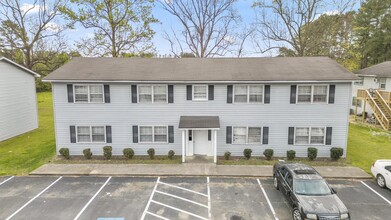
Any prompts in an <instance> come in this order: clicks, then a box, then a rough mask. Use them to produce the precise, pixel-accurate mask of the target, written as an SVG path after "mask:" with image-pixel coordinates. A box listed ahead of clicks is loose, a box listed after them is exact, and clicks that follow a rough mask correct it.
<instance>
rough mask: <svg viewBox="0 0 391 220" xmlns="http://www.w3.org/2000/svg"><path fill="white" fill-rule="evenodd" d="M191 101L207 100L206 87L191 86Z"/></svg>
mask: <svg viewBox="0 0 391 220" xmlns="http://www.w3.org/2000/svg"><path fill="white" fill-rule="evenodd" d="M193 100H196V101H197V100H198V101H206V100H208V86H207V85H193Z"/></svg>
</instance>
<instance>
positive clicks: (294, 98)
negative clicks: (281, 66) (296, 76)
mask: <svg viewBox="0 0 391 220" xmlns="http://www.w3.org/2000/svg"><path fill="white" fill-rule="evenodd" d="M291 104H296V85H291Z"/></svg>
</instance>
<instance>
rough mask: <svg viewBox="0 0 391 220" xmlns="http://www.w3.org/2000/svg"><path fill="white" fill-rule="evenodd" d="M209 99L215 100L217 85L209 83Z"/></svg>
mask: <svg viewBox="0 0 391 220" xmlns="http://www.w3.org/2000/svg"><path fill="white" fill-rule="evenodd" d="M208 87H209V88H208V99H209V100H214V99H215V94H214V93H215V87H214V85H209V86H208Z"/></svg>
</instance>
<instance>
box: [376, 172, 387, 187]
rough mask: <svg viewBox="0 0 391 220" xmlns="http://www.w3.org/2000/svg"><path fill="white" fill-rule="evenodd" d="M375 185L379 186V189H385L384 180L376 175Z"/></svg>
mask: <svg viewBox="0 0 391 220" xmlns="http://www.w3.org/2000/svg"><path fill="white" fill-rule="evenodd" d="M376 182H377V185H379V186H380V187H381V188H386V180H385V179H384V177H383V176H382V175H380V174H379V175H377V177H376Z"/></svg>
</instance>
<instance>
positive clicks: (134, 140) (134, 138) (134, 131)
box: [133, 125, 138, 143]
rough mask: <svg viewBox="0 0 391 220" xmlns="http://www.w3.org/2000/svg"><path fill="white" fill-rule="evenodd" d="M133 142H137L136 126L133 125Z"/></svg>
mask: <svg viewBox="0 0 391 220" xmlns="http://www.w3.org/2000/svg"><path fill="white" fill-rule="evenodd" d="M133 143H138V126H137V125H133Z"/></svg>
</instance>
